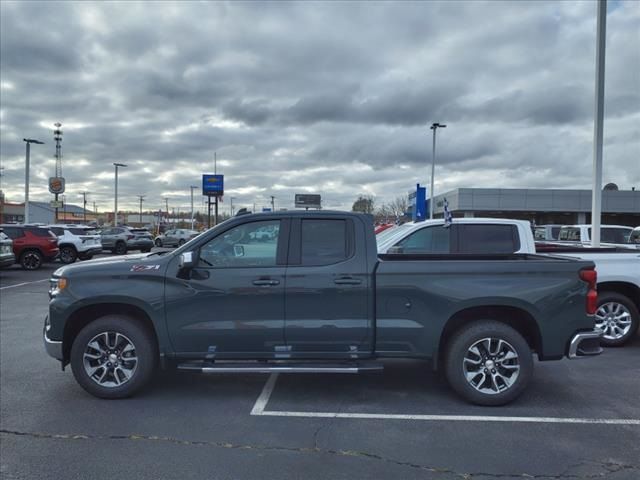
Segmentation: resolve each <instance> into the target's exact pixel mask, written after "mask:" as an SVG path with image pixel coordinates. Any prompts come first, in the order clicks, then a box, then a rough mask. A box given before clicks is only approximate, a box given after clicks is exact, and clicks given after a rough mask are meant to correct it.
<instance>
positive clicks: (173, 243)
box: [154, 228, 200, 247]
mask: <svg viewBox="0 0 640 480" xmlns="http://www.w3.org/2000/svg"><path fill="white" fill-rule="evenodd" d="M199 234H200V232H198V231H197V230H187V229H182V228H179V229H175V230H167V231H166V232H164V233H161V234H160V235H158V236H157V237H156V239H155V241H154V243H155V245H156V247H179V246H182V245H184V244H185V243H187V242H188V241H189V240H191V239H192V238H195V237H197V236H198V235H199Z"/></svg>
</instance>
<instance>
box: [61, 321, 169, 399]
mask: <svg viewBox="0 0 640 480" xmlns="http://www.w3.org/2000/svg"><path fill="white" fill-rule="evenodd" d="M70 360H71V369H72V371H73V376H74V377H75V379H76V381H77V382H78V383H79V384H80V386H81V387H82V388H84V389H85V390H86V391H87V392H89V393H90V394H91V395H94V396H96V397H99V398H109V399H115V398H126V397H130V396H131V395H133V394H134V393H136V392H137V391H139V390H140V389H141V388H142V387H144V385H146V384H147V383H148V382H149V380H150V379H151V377H152V376H153V372H154V370H155V367H156V364H157V360H158V349H157V345H156V344H155V341H154V339H153V336H152V335H151V333H150V332H148V331H147V330H146V329H145V328H144V327H142V326H141V325H140V324H139V323H138V322H137V321H136V319H134V318H132V317H128V316H121V315H107V316H104V317H102V318H99V319H97V320H95V321H93V322H91V323H89V324H88V325H87V326H86V327H84V328H83V329H82V330H80V333H79V334H78V336H77V337H76V338H75V340H74V342H73V345H72V347H71V358H70Z"/></svg>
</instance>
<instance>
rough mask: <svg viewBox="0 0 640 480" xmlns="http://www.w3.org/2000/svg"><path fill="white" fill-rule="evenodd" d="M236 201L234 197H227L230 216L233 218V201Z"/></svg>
mask: <svg viewBox="0 0 640 480" xmlns="http://www.w3.org/2000/svg"><path fill="white" fill-rule="evenodd" d="M235 199H236V197H229V200H230V201H231V205H230V206H229V208H230V210H231V216H232V217H233V201H234V200H235Z"/></svg>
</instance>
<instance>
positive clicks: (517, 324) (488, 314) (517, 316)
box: [433, 305, 543, 369]
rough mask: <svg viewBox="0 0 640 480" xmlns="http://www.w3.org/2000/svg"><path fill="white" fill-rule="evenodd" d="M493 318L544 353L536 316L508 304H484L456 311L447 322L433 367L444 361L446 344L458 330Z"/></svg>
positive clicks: (534, 348)
mask: <svg viewBox="0 0 640 480" xmlns="http://www.w3.org/2000/svg"><path fill="white" fill-rule="evenodd" d="M479 320H493V321H496V322H500V323H504V324H506V325H509V326H510V327H511V328H513V329H514V330H516V331H517V332H518V333H520V335H522V336H523V337H524V339H525V341H526V342H527V343H528V344H529V346H530V347H531V350H533V351H534V352H536V353H537V354H538V356H541V355H542V352H543V348H542V347H543V345H542V335H541V334H540V329H539V327H538V323H537V322H536V320H535V318H534V317H533V316H532V315H531V314H530V313H529V312H527V311H526V310H524V309H522V308H518V307H513V306H507V305H483V306H477V307H469V308H465V309H463V310H460V311H458V312H456V313H455V314H454V315H452V316H451V317H450V318H449V319H448V320H447V322H446V323H445V326H444V328H443V329H442V334H441V335H440V341H439V343H438V351H437V352H436V354H435V355H434V357H433V367H434V369H437V368H438V364H439V363H441V362H442V360H443V355H444V353H445V351H446V346H447V344H448V343H449V341H450V340H451V338H452V337H453V335H455V333H456V332H457V331H459V330H460V329H462V328H463V327H465V326H466V325H469V324H470V323H472V322H474V321H479Z"/></svg>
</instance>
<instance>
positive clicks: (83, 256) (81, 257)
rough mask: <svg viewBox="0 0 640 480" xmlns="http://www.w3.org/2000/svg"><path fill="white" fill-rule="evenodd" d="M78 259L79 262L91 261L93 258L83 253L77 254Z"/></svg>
mask: <svg viewBox="0 0 640 480" xmlns="http://www.w3.org/2000/svg"><path fill="white" fill-rule="evenodd" d="M78 258H79V259H80V260H91V259H92V258H93V255H87V254H85V253H79V254H78Z"/></svg>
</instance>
